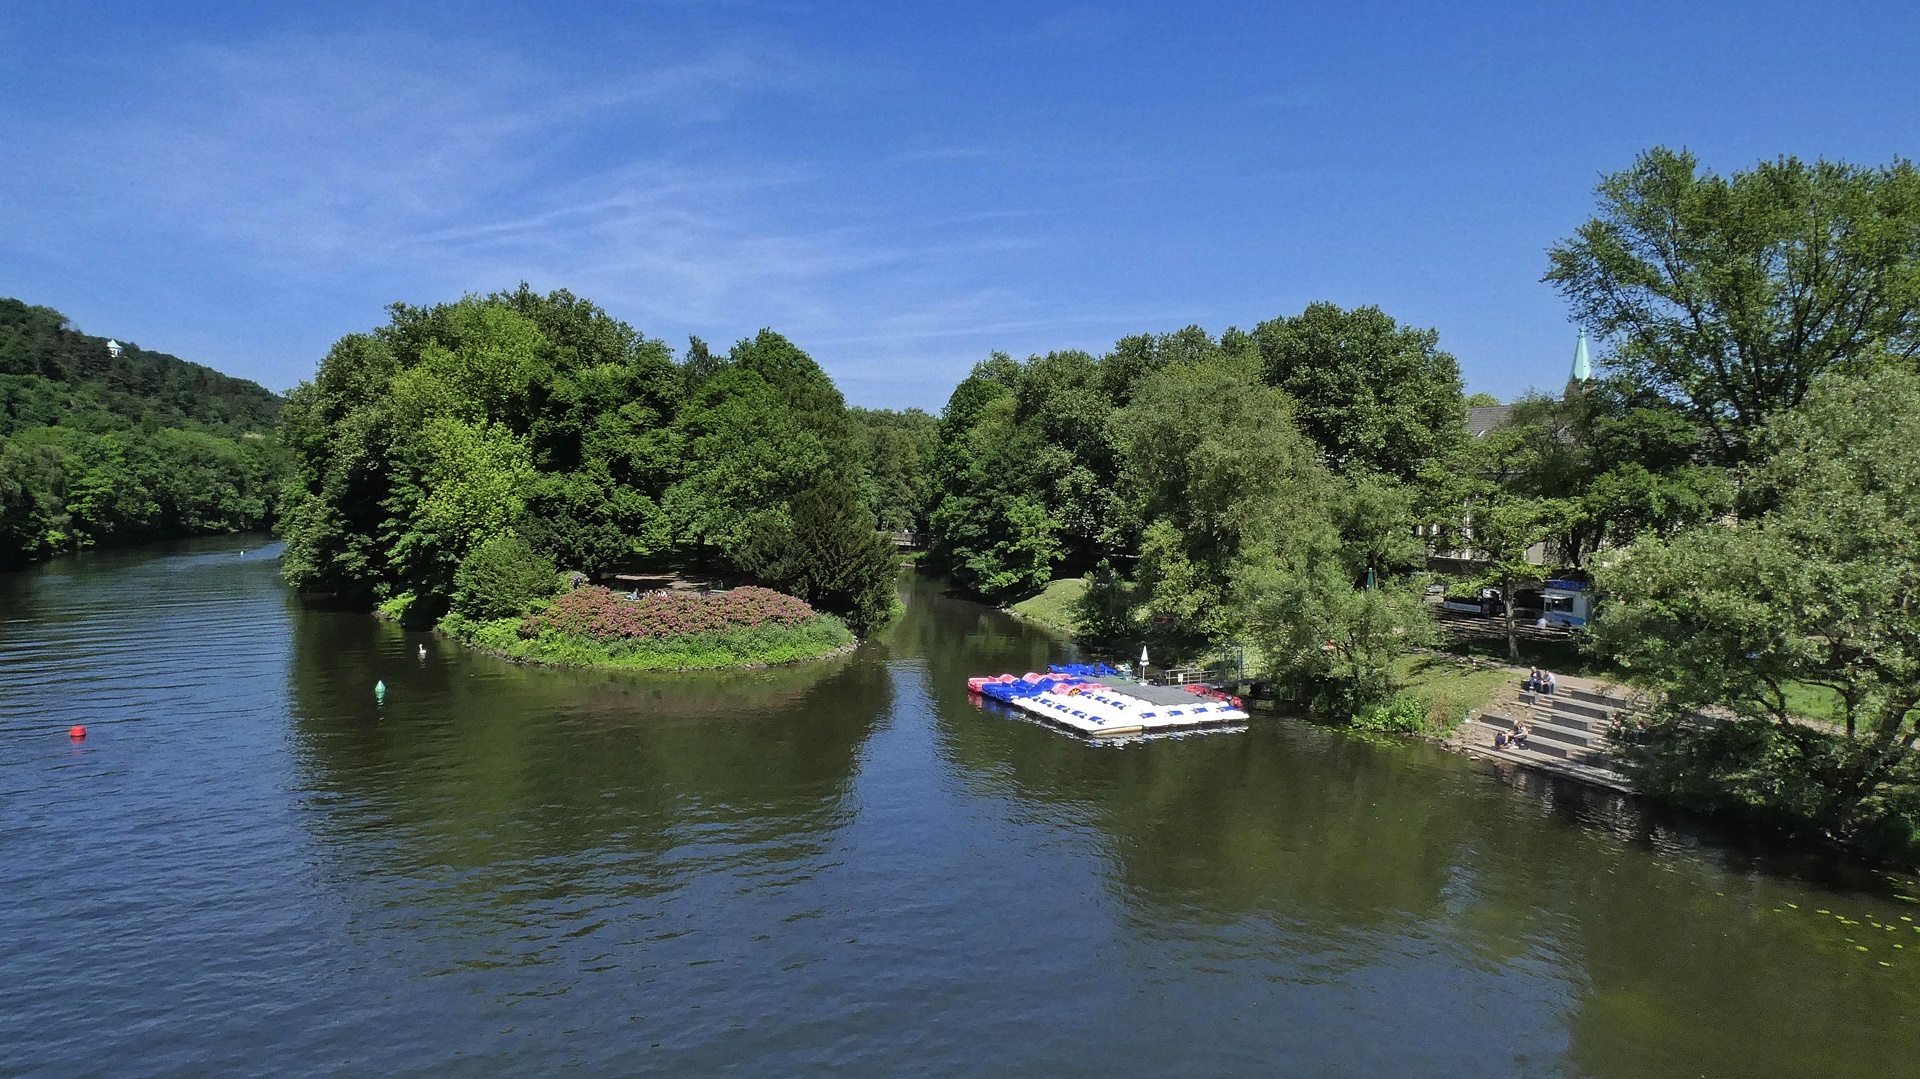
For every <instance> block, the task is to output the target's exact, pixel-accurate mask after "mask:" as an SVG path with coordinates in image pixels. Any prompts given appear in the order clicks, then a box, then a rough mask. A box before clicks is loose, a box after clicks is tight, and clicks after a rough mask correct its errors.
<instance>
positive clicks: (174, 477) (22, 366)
mask: <svg viewBox="0 0 1920 1079" xmlns="http://www.w3.org/2000/svg"><path fill="white" fill-rule="evenodd" d="M279 411H280V398H279V397H278V396H276V395H275V394H273V393H270V392H268V391H267V390H265V389H263V388H261V387H260V386H258V385H256V384H255V383H252V382H248V381H246V380H244V379H237V378H231V377H229V376H227V375H223V374H221V373H220V372H218V371H215V370H213V369H212V368H208V367H202V366H200V365H199V364H193V363H188V362H187V361H185V360H181V359H178V358H176V357H173V356H169V355H167V354H165V353H160V352H148V351H146V350H145V349H142V348H140V347H139V346H138V345H135V344H131V343H128V344H125V345H122V346H120V347H119V349H118V351H117V352H116V351H115V350H114V349H112V348H109V347H108V342H107V339H106V338H102V337H94V336H90V335H87V334H83V333H81V332H79V331H78V330H76V329H74V328H73V327H72V326H71V325H70V324H69V323H68V322H67V319H66V317H65V316H63V315H61V314H60V313H59V312H58V311H55V310H53V309H51V308H47V307H36V306H33V305H30V304H27V303H24V302H22V301H20V300H14V299H0V566H4V565H12V564H17V563H20V562H24V561H28V560H31V559H35V558H41V557H45V556H47V555H51V554H56V553H59V552H62V551H72V550H77V549H80V548H83V547H90V546H94V545H96V544H115V543H130V542H136V541H141V540H153V539H167V538H173V537H179V536H193V535H200V534H204V533H217V532H237V531H243V530H247V529H255V528H262V527H265V526H267V525H269V524H270V523H271V522H272V520H273V515H274V511H275V495H276V493H277V488H278V485H279V477H280V474H281V471H282V468H283V456H282V454H281V453H280V450H279V447H278V444H277V442H276V441H275V440H274V437H273V424H274V421H275V418H276V417H277V416H278V414H279Z"/></svg>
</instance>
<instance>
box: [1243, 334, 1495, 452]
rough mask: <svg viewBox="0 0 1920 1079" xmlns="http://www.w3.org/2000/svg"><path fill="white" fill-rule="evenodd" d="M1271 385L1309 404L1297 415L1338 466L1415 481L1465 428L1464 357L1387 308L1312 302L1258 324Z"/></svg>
mask: <svg viewBox="0 0 1920 1079" xmlns="http://www.w3.org/2000/svg"><path fill="white" fill-rule="evenodd" d="M1252 338H1253V341H1254V342H1255V343H1257V346H1258V348H1259V350H1260V359H1261V363H1262V365H1263V368H1264V374H1265V377H1266V380H1267V382H1269V383H1270V384H1272V385H1274V386H1278V387H1280V388H1281V389H1282V390H1285V391H1286V392H1287V394H1288V395H1289V396H1291V397H1292V398H1293V399H1294V400H1295V401H1297V402H1298V403H1299V409H1298V412H1297V414H1296V415H1297V419H1298V421H1299V424H1300V427H1301V429H1302V430H1304V431H1305V432H1306V433H1307V435H1308V436H1309V437H1311V438H1312V439H1313V440H1314V441H1315V442H1317V443H1319V444H1320V446H1321V447H1323V448H1324V449H1325V450H1326V452H1327V456H1328V459H1329V462H1330V463H1331V464H1332V465H1333V467H1334V468H1335V469H1336V470H1337V471H1341V472H1350V471H1373V472H1380V473H1385V474H1386V475H1389V476H1393V477H1396V478H1398V479H1400V480H1403V481H1405V480H1412V479H1414V478H1415V477H1416V476H1417V475H1418V474H1419V472H1420V466H1421V464H1422V462H1424V461H1426V460H1428V459H1429V458H1432V457H1435V456H1437V455H1440V454H1444V453H1446V452H1447V451H1448V450H1450V449H1451V448H1452V446H1453V445H1454V443H1455V442H1456V441H1457V440H1458V439H1459V438H1460V437H1461V436H1462V435H1463V433H1464V424H1465V420H1466V406H1465V404H1464V403H1463V398H1462V396H1461V386H1460V364H1459V362H1458V361H1456V360H1455V359H1454V358H1453V357H1452V356H1451V355H1449V354H1447V353H1445V352H1442V351H1440V346H1439V341H1440V335H1439V334H1438V333H1437V332H1436V331H1433V330H1420V329H1414V328H1413V327H1410V326H1402V325H1400V324H1398V323H1396V322H1395V321H1394V320H1393V319H1391V318H1389V317H1388V316H1387V315H1386V314H1385V313H1384V312H1382V311H1381V310H1380V309H1379V308H1377V307H1358V308H1354V309H1353V310H1351V311H1347V310H1342V309H1341V308H1340V307H1338V306H1336V305H1334V304H1330V303H1316V304H1311V305H1309V306H1308V307H1307V309H1306V310H1305V311H1303V312H1301V313H1300V314H1298V315H1294V316H1293V317H1291V318H1277V319H1273V320H1271V321H1268V322H1263V323H1261V324H1260V325H1259V326H1257V327H1256V328H1255V329H1254V331H1253V335H1252Z"/></svg>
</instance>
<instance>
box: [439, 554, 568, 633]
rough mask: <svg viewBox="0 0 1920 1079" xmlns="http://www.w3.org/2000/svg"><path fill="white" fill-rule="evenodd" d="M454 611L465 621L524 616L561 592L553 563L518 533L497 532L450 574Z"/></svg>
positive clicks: (557, 572) (558, 577)
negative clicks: (451, 576)
mask: <svg viewBox="0 0 1920 1079" xmlns="http://www.w3.org/2000/svg"><path fill="white" fill-rule="evenodd" d="M453 585H454V593H453V609H454V610H455V611H457V612H459V613H460V614H462V615H464V616H466V617H468V618H479V619H488V618H505V617H508V616H509V615H516V614H524V613H526V612H528V611H530V610H533V609H534V608H535V607H537V606H539V605H540V603H541V601H542V600H544V599H546V598H547V597H548V596H551V595H553V594H554V593H555V592H558V591H559V590H560V585H561V581H560V571H559V570H558V569H556V568H555V567H554V564H553V560H552V559H550V558H548V557H547V556H546V555H543V554H541V553H540V552H539V551H536V550H534V549H533V544H531V543H528V542H527V539H526V537H525V536H522V535H521V534H520V533H518V532H496V533H494V534H493V535H492V536H489V537H487V539H486V540H485V541H484V542H482V543H481V544H480V545H479V546H478V547H475V548H474V549H473V550H472V551H471V552H469V553H468V555H467V557H466V558H465V559H463V560H461V562H460V568H459V569H458V570H456V571H455V572H454V575H453Z"/></svg>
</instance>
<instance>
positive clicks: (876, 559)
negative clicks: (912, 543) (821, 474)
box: [744, 477, 896, 633]
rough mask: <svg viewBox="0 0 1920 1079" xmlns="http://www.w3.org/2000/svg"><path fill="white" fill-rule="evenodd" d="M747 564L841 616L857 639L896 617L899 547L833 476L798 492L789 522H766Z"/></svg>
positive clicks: (783, 518)
mask: <svg viewBox="0 0 1920 1079" xmlns="http://www.w3.org/2000/svg"><path fill="white" fill-rule="evenodd" d="M744 558H745V562H746V564H747V566H748V567H749V568H751V569H752V570H753V572H754V574H755V576H757V577H759V578H760V579H761V580H763V581H766V582H767V583H768V584H771V585H773V586H774V587H775V588H780V589H784V590H786V591H788V592H792V593H794V594H795V595H798V596H800V597H802V598H804V599H807V600H810V601H812V602H814V603H817V604H820V605H821V606H822V607H825V608H827V609H828V610H832V611H839V612H841V613H842V614H843V615H845V617H846V619H847V623H848V624H849V625H851V626H852V627H853V628H854V630H855V631H857V632H860V633H865V632H868V631H869V630H871V629H873V628H874V627H875V626H878V625H880V624H881V623H883V622H885V621H887V620H888V619H889V618H891V617H892V616H893V608H894V605H895V603H896V600H895V597H894V580H893V565H894V546H893V542H892V541H891V540H889V539H888V538H887V537H886V536H884V535H881V534H879V533H877V532H875V531H874V529H873V516H872V515H871V514H870V513H868V512H867V510H866V507H865V506H863V505H861V503H860V502H859V501H858V500H857V498H856V497H855V495H854V493H853V490H852V489H851V488H849V487H848V486H847V485H846V484H844V483H841V482H840V481H839V480H838V479H835V478H833V477H828V478H827V479H825V480H822V481H821V482H820V483H817V484H815V485H814V486H813V487H810V488H808V489H807V490H805V491H802V492H800V494H799V495H797V496H796V497H795V498H794V499H793V501H792V503H791V504H790V505H789V506H788V512H787V513H786V514H785V515H783V516H774V517H770V518H768V519H766V520H765V521H763V522H762V524H761V526H760V527H759V528H758V529H757V530H756V532H755V534H754V537H753V542H752V543H751V544H750V545H749V546H748V549H747V551H746V554H745V556H744Z"/></svg>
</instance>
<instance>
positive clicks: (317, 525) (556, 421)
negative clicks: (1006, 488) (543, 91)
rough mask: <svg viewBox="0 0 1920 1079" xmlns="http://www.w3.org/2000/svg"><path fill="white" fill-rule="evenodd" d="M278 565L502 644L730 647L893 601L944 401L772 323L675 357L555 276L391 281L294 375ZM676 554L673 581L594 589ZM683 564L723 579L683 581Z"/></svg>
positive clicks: (630, 657)
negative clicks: (372, 313) (534, 285)
mask: <svg viewBox="0 0 1920 1079" xmlns="http://www.w3.org/2000/svg"><path fill="white" fill-rule="evenodd" d="M282 432H283V437H284V439H285V442H286V445H287V447H288V450H289V457H290V458H291V465H290V472H291V477H290V478H289V480H288V481H287V483H286V486H285V488H284V491H283V494H282V497H281V511H282V512H281V519H280V522H279V531H280V533H281V534H282V535H283V536H284V537H285V538H286V541H287V548H286V555H285V558H284V561H283V563H282V570H283V573H284V574H285V576H286V578H287V580H288V581H289V583H291V584H293V585H294V586H295V587H296V588H297V589H298V590H299V591H300V592H301V593H302V594H303V595H306V596H309V597H311V598H314V599H324V600H326V601H327V602H330V603H334V604H340V603H345V604H347V605H348V606H361V605H363V604H364V608H363V609H373V610H377V611H378V612H379V613H380V614H381V615H382V616H384V617H387V618H390V619H393V620H395V621H397V622H400V623H401V624H402V625H405V626H407V627H408V628H411V629H428V628H432V629H436V630H438V631H439V632H441V633H443V634H445V635H447V636H449V637H452V638H454V639H456V640H459V641H462V642H464V643H466V644H468V645H470V646H472V647H474V648H478V649H480V650H483V651H486V652H489V653H492V654H494V655H497V656H500V657H502V658H505V659H508V660H512V661H516V662H523V663H536V664H545V665H552V666H565V667H606V668H617V669H624V670H635V671H650V670H659V671H664V670H718V669H725V668H740V667H762V666H769V665H773V664H781V663H792V662H797V661H801V660H810V659H818V658H822V657H826V656H831V655H835V654H838V653H840V652H843V651H845V650H847V649H849V648H851V647H852V646H853V644H854V643H855V642H856V641H857V640H858V639H859V638H860V637H861V636H865V635H867V634H870V633H872V632H873V631H874V630H875V629H877V628H879V627H881V626H883V625H885V624H886V623H887V622H888V621H889V620H891V619H892V617H893V615H894V612H895V609H896V608H897V607H898V606H899V599H898V596H897V590H896V574H897V569H898V556H897V554H896V552H895V548H894V543H893V540H892V539H891V538H889V533H890V532H892V531H895V530H901V529H911V528H915V527H917V526H918V525H919V524H920V522H921V520H922V518H923V516H924V507H923V501H924V492H925V489H926V485H927V479H926V477H927V473H928V469H927V460H928V458H929V457H930V455H931V446H932V442H933V439H934V427H933V420H932V417H930V416H928V415H927V414H926V413H924V412H919V411H917V410H908V411H907V412H904V413H893V412H886V411H884V410H865V409H852V408H848V407H847V406H846V402H845V400H844V398H842V396H841V394H840V391H839V389H838V388H836V387H835V386H834V384H833V381H832V380H831V379H830V378H828V377H827V375H826V373H825V372H823V371H822V370H821V369H820V367H819V365H818V364H816V363H815V362H814V361H813V359H812V358H811V357H809V356H808V355H807V354H806V353H805V352H802V351H801V350H800V349H799V348H797V347H795V346H794V345H793V344H792V342H790V341H788V340H787V339H785V338H783V337H781V336H780V335H779V334H777V333H774V332H772V331H771V330H762V331H760V333H758V334H757V335H755V336H754V337H751V338H748V339H745V340H742V341H740V342H738V343H737V344H735V345H734V347H733V348H732V349H731V350H730V351H728V352H727V353H726V354H724V355H715V354H713V353H711V352H709V351H708V349H707V346H706V345H705V344H704V343H703V342H701V341H700V340H698V339H697V338H696V339H694V340H692V341H690V342H689V343H688V348H687V352H686V354H685V357H684V358H683V359H680V360H676V359H675V357H674V355H673V353H672V352H671V350H669V349H668V348H667V347H666V346H665V345H664V344H663V343H661V342H660V341H658V340H654V339H651V338H648V337H646V336H644V335H642V334H640V333H638V332H637V331H635V330H634V329H633V328H632V327H630V326H628V325H627V324H625V323H623V322H620V321H618V320H616V319H613V318H610V317H609V316H608V315H607V314H606V313H605V312H603V311H602V310H600V308H598V307H596V306H594V305H593V304H591V303H589V302H587V301H585V300H582V299H579V298H577V297H575V296H573V295H572V294H570V293H567V292H565V291H560V292H554V293H549V294H546V295H541V294H537V293H535V292H533V291H532V290H530V289H528V288H527V287H526V286H524V285H522V286H521V287H520V288H519V289H517V290H515V291H512V292H501V293H496V294H494V295H491V296H484V297H481V296H468V297H466V298H464V299H462V300H460V301H458V302H455V303H450V304H440V305H437V306H434V307H429V308H412V307H406V306H403V305H397V306H395V307H394V308H393V309H392V319H391V321H390V323H389V324H388V325H385V326H381V327H378V328H376V329H374V330H372V331H371V332H368V333H359V334H349V335H347V336H346V337H344V338H342V339H341V340H340V341H339V342H337V343H336V344H335V345H334V346H333V348H332V349H331V350H330V351H329V352H328V354H327V357H326V359H325V360H324V361H322V362H321V364H320V370H319V371H318V373H317V374H316V375H315V377H314V379H313V381H311V382H308V383H303V384H302V385H301V386H299V387H298V388H297V389H295V390H294V391H293V392H292V393H291V394H289V395H288V400H287V404H286V409H285V412H284V413H283V422H282ZM654 575H664V576H665V577H666V578H669V579H674V580H677V581H678V582H679V583H680V584H681V585H682V586H683V587H678V588H666V589H649V590H643V589H641V588H633V589H621V588H618V587H612V588H609V587H606V585H609V584H613V585H618V584H619V583H621V582H623V581H631V580H634V579H636V576H640V577H646V576H654ZM688 578H697V579H698V580H700V581H704V582H724V585H712V586H706V587H684V586H685V585H686V584H687V583H688V580H687V579H688Z"/></svg>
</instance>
